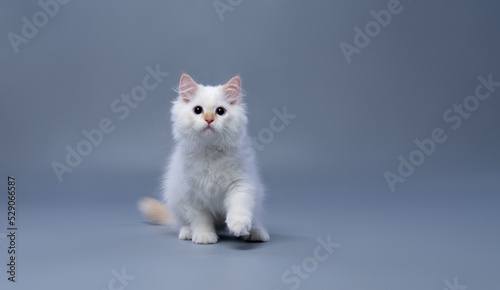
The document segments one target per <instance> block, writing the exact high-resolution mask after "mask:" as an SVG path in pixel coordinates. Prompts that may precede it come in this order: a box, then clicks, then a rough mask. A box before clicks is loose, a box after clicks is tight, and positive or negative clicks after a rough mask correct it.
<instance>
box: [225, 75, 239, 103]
mask: <svg viewBox="0 0 500 290" xmlns="http://www.w3.org/2000/svg"><path fill="white" fill-rule="evenodd" d="M222 89H223V90H224V97H225V99H226V101H228V102H229V103H230V104H231V105H235V104H238V103H239V102H240V100H241V78H240V75H236V76H234V77H233V78H232V79H230V80H229V81H228V82H227V83H226V84H225V85H224V86H223V87H222Z"/></svg>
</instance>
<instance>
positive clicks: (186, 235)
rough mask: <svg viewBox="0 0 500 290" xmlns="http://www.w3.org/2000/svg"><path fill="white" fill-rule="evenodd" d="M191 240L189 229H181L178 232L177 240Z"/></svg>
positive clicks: (191, 235)
mask: <svg viewBox="0 0 500 290" xmlns="http://www.w3.org/2000/svg"><path fill="white" fill-rule="evenodd" d="M192 238H193V234H192V233H191V229H190V228H189V227H182V228H181V230H180V231H179V240H191V239H192Z"/></svg>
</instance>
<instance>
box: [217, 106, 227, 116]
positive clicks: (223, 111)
mask: <svg viewBox="0 0 500 290" xmlns="http://www.w3.org/2000/svg"><path fill="white" fill-rule="evenodd" d="M215 112H216V113H217V115H219V116H222V115H224V113H226V109H224V108H223V107H218V108H217V110H215Z"/></svg>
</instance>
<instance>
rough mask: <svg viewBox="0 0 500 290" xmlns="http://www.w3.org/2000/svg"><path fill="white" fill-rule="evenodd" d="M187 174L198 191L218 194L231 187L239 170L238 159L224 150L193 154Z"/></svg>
mask: <svg viewBox="0 0 500 290" xmlns="http://www.w3.org/2000/svg"><path fill="white" fill-rule="evenodd" d="M185 169H186V172H185V173H186V176H187V177H188V179H189V180H188V182H189V184H190V185H191V186H192V187H193V188H194V189H195V190H196V191H203V192H209V193H211V194H216V193H218V192H224V191H227V190H229V189H230V187H231V185H232V184H233V183H234V181H235V179H237V175H238V172H239V166H238V161H237V159H235V158H232V157H231V156H229V155H228V154H227V152H224V151H213V152H208V153H206V154H197V155H193V156H191V158H190V160H189V162H188V163H187V164H186V167H185Z"/></svg>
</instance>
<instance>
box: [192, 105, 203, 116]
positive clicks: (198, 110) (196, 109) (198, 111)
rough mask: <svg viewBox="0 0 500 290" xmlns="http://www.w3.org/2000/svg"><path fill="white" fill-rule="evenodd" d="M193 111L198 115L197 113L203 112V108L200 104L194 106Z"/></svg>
mask: <svg viewBox="0 0 500 290" xmlns="http://www.w3.org/2000/svg"><path fill="white" fill-rule="evenodd" d="M194 113H195V114H196V115H199V114H201V113H203V109H202V108H201V107H200V106H196V107H194Z"/></svg>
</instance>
